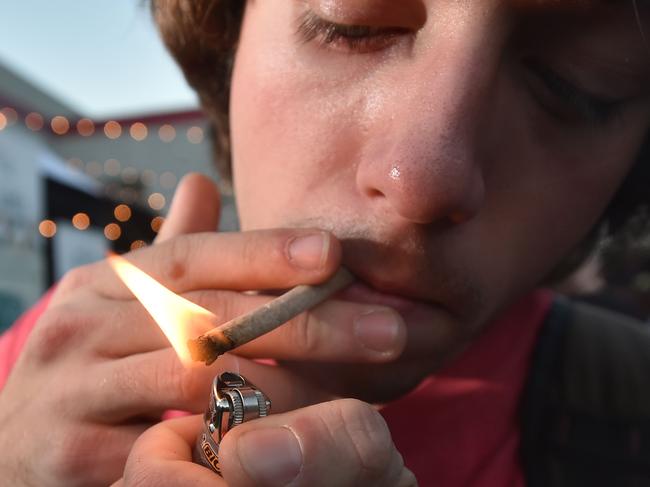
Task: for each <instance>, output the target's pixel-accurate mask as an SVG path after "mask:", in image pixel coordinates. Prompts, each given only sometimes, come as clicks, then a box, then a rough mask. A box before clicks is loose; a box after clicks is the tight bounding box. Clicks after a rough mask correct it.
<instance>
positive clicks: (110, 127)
mask: <svg viewBox="0 0 650 487" xmlns="http://www.w3.org/2000/svg"><path fill="white" fill-rule="evenodd" d="M104 135H106V137H108V138H109V139H112V140H115V139H118V138H119V137H120V135H122V126H121V125H120V124H119V123H118V122H116V121H115V120H109V121H108V122H106V123H105V124H104Z"/></svg>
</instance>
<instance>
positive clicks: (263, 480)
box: [237, 427, 302, 486]
mask: <svg viewBox="0 0 650 487" xmlns="http://www.w3.org/2000/svg"><path fill="white" fill-rule="evenodd" d="M237 453H238V455H239V461H240V462H241V465H242V466H243V467H244V470H246V473H248V475H249V476H250V477H251V479H253V480H254V481H255V483H256V484H258V485H268V486H276V485H277V486H281V485H287V484H288V483H289V482H291V481H292V480H293V479H295V478H296V477H297V476H298V474H299V473H300V469H301V468H302V451H301V449H300V444H299V443H298V438H296V435H295V434H294V433H293V431H291V430H290V429H289V428H284V427H280V428H266V429H260V430H252V431H248V432H246V433H244V434H243V435H242V436H241V437H240V438H239V439H238V441H237Z"/></svg>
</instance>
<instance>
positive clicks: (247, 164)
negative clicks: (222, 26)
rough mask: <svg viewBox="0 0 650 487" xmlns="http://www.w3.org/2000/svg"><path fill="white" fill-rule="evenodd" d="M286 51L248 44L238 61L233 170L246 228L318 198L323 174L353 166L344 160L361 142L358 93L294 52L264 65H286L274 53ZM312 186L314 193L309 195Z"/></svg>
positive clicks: (272, 221)
mask: <svg viewBox="0 0 650 487" xmlns="http://www.w3.org/2000/svg"><path fill="white" fill-rule="evenodd" d="M285 55H288V54H283V53H279V54H278V53H277V52H268V51H265V50H264V49H259V48H257V49H256V48H254V47H253V48H251V49H246V45H243V46H242V50H240V54H239V57H238V60H237V64H236V66H235V72H234V76H233V86H232V96H231V127H232V147H233V174H234V183H235V190H236V194H237V195H238V207H239V212H240V219H241V221H242V226H243V227H245V228H252V227H268V226H274V225H278V224H280V223H281V221H278V215H279V214H280V213H281V211H282V210H284V209H286V208H291V207H292V206H294V205H296V204H298V203H299V204H300V205H302V206H304V205H305V202H306V201H308V200H313V199H316V198H315V196H316V195H315V194H314V192H317V191H318V186H319V181H320V182H322V181H323V180H324V179H325V178H328V177H336V178H339V177H342V176H343V175H344V174H345V173H348V172H349V171H352V170H353V168H352V167H351V166H350V167H346V164H348V163H349V161H352V160H354V159H355V158H354V154H353V151H354V147H356V146H357V144H355V142H354V138H355V134H356V133H358V130H357V129H356V127H355V124H356V123H355V120H356V118H355V117H354V116H350V110H351V109H353V107H354V104H355V103H356V102H355V96H354V94H353V93H351V90H350V89H344V88H341V89H340V90H332V89H331V87H330V86H329V85H328V82H327V80H322V79H320V80H319V79H317V78H314V77H313V76H310V75H309V74H308V72H305V70H299V69H296V70H295V71H294V70H293V69H292V63H291V62H290V59H286V61H287V62H286V64H285V66H289V68H288V69H282V70H280V69H278V68H276V67H275V66H274V64H273V63H271V64H270V65H269V64H267V65H266V66H264V63H265V62H266V63H270V62H271V61H274V62H277V63H278V64H281V60H279V59H277V58H278V57H280V56H285ZM271 57H274V59H272V60H270V58H271ZM336 93H339V94H338V95H337V94H336ZM340 93H346V97H345V98H344V97H343V95H341V94H340ZM352 179H353V178H352ZM308 192H310V193H311V198H305V197H304V196H305V194H306V193H308Z"/></svg>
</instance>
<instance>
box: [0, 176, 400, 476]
mask: <svg viewBox="0 0 650 487" xmlns="http://www.w3.org/2000/svg"><path fill="white" fill-rule="evenodd" d="M217 207H218V195H217V193H216V190H215V189H214V187H213V186H212V185H211V184H210V183H208V182H207V181H206V180H205V179H204V178H201V177H198V176H193V177H190V178H187V179H185V180H184V182H183V184H182V185H181V187H180V188H179V191H178V194H177V197H176V199H175V201H174V203H173V205H172V209H171V211H170V215H169V219H168V222H167V224H166V225H165V227H164V230H163V232H162V234H161V239H159V241H158V242H157V243H156V245H153V246H151V247H148V248H145V249H141V250H138V251H135V252H132V253H130V254H129V255H127V258H128V259H129V260H131V261H132V262H133V263H135V264H136V265H137V266H138V267H140V268H141V269H143V270H145V271H146V272H148V273H149V274H151V275H152V276H153V277H154V278H156V279H157V280H159V281H161V282H162V283H163V284H165V285H166V286H167V287H169V288H171V289H172V290H174V291H175V292H177V293H181V294H183V295H184V296H186V297H188V298H189V299H191V300H193V301H195V302H197V303H198V304H200V305H202V306H204V307H206V308H208V309H210V310H212V311H214V312H215V313H217V314H218V315H219V316H220V318H221V319H222V320H223V321H226V320H228V319H231V318H233V317H235V316H237V315H240V314H241V313H243V312H245V311H248V310H250V309H252V308H254V307H258V306H260V305H261V304H262V303H264V302H266V301H268V300H269V299H271V298H270V297H269V296H260V295H249V294H242V293H240V292H237V291H244V290H249V289H282V288H288V287H291V286H294V285H296V284H298V283H317V282H321V281H323V280H324V279H326V278H327V277H329V276H330V275H331V274H332V273H333V272H334V271H335V269H336V268H338V266H339V264H340V257H341V255H340V254H341V251H340V245H339V243H338V241H337V240H336V239H335V238H334V237H332V236H331V235H329V234H327V233H324V232H320V231H315V230H309V229H299V230H270V231H257V232H247V233H234V234H217V233H214V232H209V233H194V234H190V235H180V236H175V234H176V233H179V232H196V231H201V230H202V231H206V230H209V229H212V228H215V227H216V226H217V221H216V214H217V212H216V210H214V209H215V208H217ZM301 237H311V238H309V239H307V240H305V239H304V238H303V239H301ZM319 242H320V243H321V244H322V245H318V244H319ZM291 244H299V245H298V246H292V245H291ZM226 290H227V291H226ZM371 313H376V314H378V315H379V316H382V317H383V318H393V319H394V320H395V322H396V326H397V329H396V332H395V334H394V335H393V340H392V341H390V342H389V343H385V344H384V349H383V350H382V351H377V350H373V349H372V347H366V346H364V345H363V342H362V341H360V340H359V338H358V337H359V336H365V337H366V339H367V338H368V336H372V332H373V327H372V326H370V327H365V328H364V327H363V326H361V327H355V319H356V318H357V317H358V316H361V315H364V316H368V315H369V314H371ZM360 330H361V333H358V332H359V331H360ZM405 346H406V330H405V327H404V324H403V322H402V321H401V319H400V318H399V316H398V315H397V314H396V313H395V312H394V311H391V310H389V309H386V308H382V307H379V306H372V305H361V304H356V303H345V302H338V303H336V302H330V303H326V304H324V305H322V306H320V307H318V308H317V309H316V310H314V311H313V312H310V313H307V314H304V315H302V316H300V317H298V318H296V319H295V320H293V321H292V322H290V323H289V324H287V325H285V326H283V327H281V328H279V329H278V330H276V331H274V332H273V333H270V334H268V335H267V336H265V337H263V338H261V339H259V340H257V341H255V342H252V343H250V344H248V345H246V346H244V347H241V349H239V350H238V354H239V356H235V355H229V356H224V357H222V358H220V359H219V360H218V361H217V362H216V363H215V364H214V365H213V366H212V367H210V368H208V367H204V366H199V367H196V368H192V369H189V370H186V369H185V368H183V367H182V366H181V365H180V362H179V361H178V360H177V358H176V356H175V353H174V352H173V350H172V349H171V348H170V347H169V345H168V343H167V341H166V339H165V338H164V336H163V335H162V333H161V332H160V331H159V329H158V328H157V326H156V325H155V324H154V323H153V322H152V320H151V318H150V317H149V316H148V314H147V313H146V312H145V311H144V309H143V308H142V306H141V305H140V304H139V303H138V302H137V301H135V300H134V298H133V296H132V295H131V293H130V292H129V291H128V290H127V289H126V287H125V286H124V285H123V283H122V282H121V281H119V279H118V278H117V276H116V275H115V273H114V272H113V270H112V269H111V268H110V267H109V265H108V264H107V263H106V262H99V263H96V264H92V265H89V266H85V267H83V268H80V269H77V270H74V271H72V272H70V273H69V274H68V275H66V276H65V277H64V279H63V280H62V281H61V282H60V283H59V285H58V287H57V290H56V292H55V295H54V296H53V298H52V301H51V304H50V306H49V308H48V310H47V311H46V313H45V314H44V315H43V316H42V317H41V319H40V320H39V322H38V323H37V325H36V327H35V329H34V331H33V333H32V335H31V336H30V339H29V340H28V343H27V345H26V347H25V349H24V351H23V353H22V355H21V357H20V359H19V360H18V363H17V364H16V365H15V368H14V370H13V372H12V374H11V377H10V378H9V380H8V381H7V383H6V385H5V388H4V389H3V390H2V393H1V394H0V428H1V430H2V435H0V451H2V452H3V453H2V455H0V470H1V471H2V472H3V475H4V476H5V477H4V478H5V479H7V481H11V483H12V485H42V486H48V485H65V486H74V485H84V486H89V485H107V484H108V483H110V482H113V481H114V480H115V479H117V478H119V477H120V475H121V474H122V471H123V467H124V462H125V460H126V457H127V455H128V452H129V451H130V449H131V446H132V444H133V442H134V441H135V439H136V438H137V437H138V436H139V435H140V434H141V433H142V432H143V431H144V430H145V429H147V428H148V427H150V426H151V425H152V424H153V423H155V422H157V421H158V420H159V418H160V416H161V414H162V412H163V411H165V410H168V409H184V410H188V411H193V412H200V411H202V410H203V409H204V408H205V402H206V400H207V398H208V395H209V394H208V391H209V387H210V384H211V382H212V378H213V377H214V376H215V375H216V374H217V373H219V371H223V370H232V371H235V372H241V373H242V374H243V375H245V376H246V377H248V378H249V379H250V380H251V381H252V382H253V383H257V384H263V387H264V390H265V392H267V393H268V395H269V396H270V397H271V398H272V400H273V406H274V411H275V412H281V411H287V410H291V409H295V408H297V407H301V406H304V405H308V404H313V403H317V402H322V401H324V400H328V399H330V398H332V397H333V395H332V393H331V392H326V391H323V390H322V389H320V388H318V387H314V386H312V385H311V384H310V383H309V380H308V378H305V379H300V378H298V377H297V376H296V374H295V373H293V372H291V371H290V370H288V369H286V368H282V367H273V366H268V365H262V364H259V363H257V362H254V361H251V360H248V359H247V358H248V357H265V358H276V359H281V360H294V361H304V360H314V361H327V362H333V363H336V362H347V363H378V364H379V363H385V362H390V361H392V360H394V359H396V358H397V357H399V356H400V354H401V353H402V352H403V351H404V349H405Z"/></svg>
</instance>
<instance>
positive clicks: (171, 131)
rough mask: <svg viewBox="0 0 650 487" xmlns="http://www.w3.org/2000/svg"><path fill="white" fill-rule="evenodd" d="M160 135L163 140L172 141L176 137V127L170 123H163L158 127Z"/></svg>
mask: <svg viewBox="0 0 650 487" xmlns="http://www.w3.org/2000/svg"><path fill="white" fill-rule="evenodd" d="M158 137H160V140H162V141H163V142H171V141H172V140H174V139H175V138H176V129H175V128H174V127H173V126H172V125H169V124H168V123H166V124H165V125H161V126H160V128H159V129H158Z"/></svg>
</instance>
